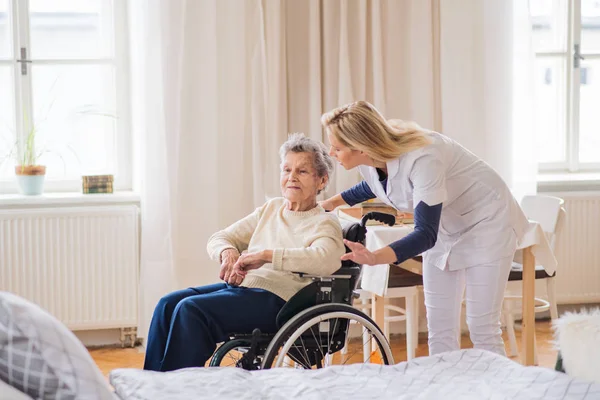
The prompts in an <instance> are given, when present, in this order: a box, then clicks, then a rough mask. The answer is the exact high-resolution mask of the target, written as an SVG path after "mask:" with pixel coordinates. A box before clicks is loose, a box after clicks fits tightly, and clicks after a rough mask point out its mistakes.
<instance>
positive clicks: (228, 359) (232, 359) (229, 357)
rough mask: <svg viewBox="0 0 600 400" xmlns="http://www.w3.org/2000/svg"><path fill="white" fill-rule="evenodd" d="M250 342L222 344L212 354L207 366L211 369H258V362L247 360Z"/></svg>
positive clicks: (235, 340) (242, 340) (230, 341)
mask: <svg viewBox="0 0 600 400" xmlns="http://www.w3.org/2000/svg"><path fill="white" fill-rule="evenodd" d="M249 348H250V341H249V340H245V339H234V340H229V341H227V342H225V343H223V344H222V345H221V346H220V347H219V348H218V349H217V351H215V354H213V356H212V358H211V360H210V364H209V366H211V367H240V368H244V369H247V370H254V369H258V366H259V364H260V363H259V362H258V360H249V359H247V353H248V349H249Z"/></svg>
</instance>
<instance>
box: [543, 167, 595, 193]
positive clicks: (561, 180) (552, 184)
mask: <svg viewBox="0 0 600 400" xmlns="http://www.w3.org/2000/svg"><path fill="white" fill-rule="evenodd" d="M537 188H538V191H539V192H581V191H600V172H574V173H568V172H564V173H541V174H539V175H538V176H537Z"/></svg>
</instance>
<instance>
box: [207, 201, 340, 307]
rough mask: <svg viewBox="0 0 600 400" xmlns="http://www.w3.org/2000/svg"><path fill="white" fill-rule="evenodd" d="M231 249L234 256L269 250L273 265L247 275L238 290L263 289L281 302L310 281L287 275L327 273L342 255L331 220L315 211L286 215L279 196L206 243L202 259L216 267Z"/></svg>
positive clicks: (334, 268) (337, 227) (334, 222)
mask: <svg viewBox="0 0 600 400" xmlns="http://www.w3.org/2000/svg"><path fill="white" fill-rule="evenodd" d="M232 248H233V249H237V251H239V252H240V253H241V252H242V251H244V250H247V251H248V252H249V253H253V252H257V251H261V250H273V262H272V263H268V264H265V265H263V266H262V267H260V268H258V269H255V270H250V271H248V274H247V275H246V277H245V278H244V281H243V282H242V284H241V286H245V287H250V288H260V289H265V290H268V291H270V292H272V293H275V294H276V295H277V296H279V297H281V298H282V299H284V300H286V301H287V300H289V299H290V297H292V296H293V295H294V294H296V292H298V291H299V290H300V289H302V288H303V287H304V286H306V285H308V284H309V283H310V282H311V280H310V278H300V277H299V276H298V275H295V274H292V272H304V273H307V274H312V275H329V274H332V273H333V272H335V271H337V270H338V269H339V268H340V266H341V261H340V257H341V256H342V254H344V251H345V249H344V243H343V241H342V228H341V226H340V223H339V222H338V220H337V218H336V217H335V216H334V215H331V214H328V213H326V212H325V210H323V208H322V207H321V206H317V207H315V208H313V209H312V210H309V211H290V210H288V209H287V208H286V201H285V199H284V198H281V197H279V198H274V199H271V200H269V201H268V202H267V203H266V204H264V205H263V206H262V207H259V208H257V209H256V210H255V211H254V212H253V213H252V214H250V215H248V216H247V217H245V218H243V219H241V220H239V221H238V222H236V223H234V224H233V225H231V226H229V227H227V228H226V229H224V230H222V231H219V232H217V233H215V234H214V235H212V236H211V237H210V239H209V240H208V245H207V250H208V254H209V255H210V258H211V259H213V260H215V261H217V262H220V255H221V252H222V251H223V250H225V249H232Z"/></svg>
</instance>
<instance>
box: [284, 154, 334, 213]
mask: <svg viewBox="0 0 600 400" xmlns="http://www.w3.org/2000/svg"><path fill="white" fill-rule="evenodd" d="M326 183H327V179H326V178H325V177H319V175H318V174H317V170H316V169H315V167H314V161H313V155H312V154H311V153H294V152H291V151H290V152H288V153H287V154H286V155H285V160H284V162H283V165H282V166H281V193H282V194H283V197H285V198H286V199H287V200H289V201H290V202H292V203H304V202H312V201H315V200H316V197H317V193H318V192H319V190H322V189H323V188H325V184H326Z"/></svg>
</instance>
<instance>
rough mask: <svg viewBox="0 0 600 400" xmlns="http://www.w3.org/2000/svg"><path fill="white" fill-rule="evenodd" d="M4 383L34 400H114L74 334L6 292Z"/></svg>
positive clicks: (2, 311)
mask: <svg viewBox="0 0 600 400" xmlns="http://www.w3.org/2000/svg"><path fill="white" fill-rule="evenodd" d="M0 380H3V381H4V382H6V383H8V384H9V385H11V386H12V387H14V388H16V389H18V390H20V391H21V392H24V393H26V394H28V395H29V396H31V397H33V398H36V399H67V398H68V399H100V400H103V399H113V398H114V397H113V396H112V394H111V391H110V390H109V387H108V383H107V382H106V381H105V379H104V377H103V376H102V374H101V373H100V370H98V368H97V367H96V364H95V363H94V360H93V359H92V357H91V356H90V354H89V353H88V351H87V350H86V349H85V347H84V346H83V345H82V344H81V342H80V341H79V340H78V339H77V337H75V335H74V334H73V333H72V332H71V331H69V330H68V329H67V328H66V327H65V326H64V325H63V324H62V323H60V321H58V320H57V319H56V318H54V317H53V316H51V315H50V314H48V313H47V312H46V311H44V310H42V309H41V308H40V307H38V306H37V305H35V304H33V303H31V302H29V301H27V300H25V299H23V298H21V297H18V296H15V295H13V294H11V293H7V292H0Z"/></svg>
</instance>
